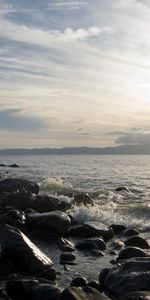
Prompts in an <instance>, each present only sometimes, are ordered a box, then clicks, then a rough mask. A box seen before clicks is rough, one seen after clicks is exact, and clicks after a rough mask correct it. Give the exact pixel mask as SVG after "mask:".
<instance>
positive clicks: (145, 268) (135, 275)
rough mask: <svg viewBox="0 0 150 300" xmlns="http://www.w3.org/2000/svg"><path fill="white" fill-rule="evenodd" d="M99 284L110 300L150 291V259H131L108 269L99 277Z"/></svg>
mask: <svg viewBox="0 0 150 300" xmlns="http://www.w3.org/2000/svg"><path fill="white" fill-rule="evenodd" d="M101 278H102V282H101ZM100 283H101V285H102V288H103V291H104V292H105V293H106V294H107V295H108V296H109V297H110V298H111V299H118V300H120V299H122V298H123V299H124V298H125V299H126V295H129V294H130V293H132V292H136V291H145V292H147V291H150V257H146V258H145V257H142V258H132V259H129V260H127V261H124V262H122V263H121V264H118V265H116V266H114V267H113V268H111V269H108V270H107V272H105V274H104V275H103V276H100ZM127 299H130V298H128V297H127ZM131 299H132V298H131ZM136 299H138V300H139V299H144V298H136ZM148 299H149V298H148Z"/></svg>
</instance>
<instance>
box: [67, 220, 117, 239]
mask: <svg viewBox="0 0 150 300" xmlns="http://www.w3.org/2000/svg"><path fill="white" fill-rule="evenodd" d="M69 233H70V235H71V236H78V237H85V238H91V237H102V238H103V239H104V240H109V239H110V238H112V237H113V230H112V229H111V228H109V229H108V228H107V227H106V226H104V225H103V224H100V223H98V224H94V223H90V222H87V223H85V224H82V225H77V226H73V227H72V228H71V229H70V231H69Z"/></svg>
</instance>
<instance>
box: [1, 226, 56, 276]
mask: <svg viewBox="0 0 150 300" xmlns="http://www.w3.org/2000/svg"><path fill="white" fill-rule="evenodd" d="M0 244H1V259H2V261H3V260H5V259H6V260H7V261H10V262H11V263H12V265H13V268H14V269H15V270H18V271H21V272H25V273H29V274H33V275H36V274H39V273H41V272H43V271H45V270H48V269H49V275H51V276H50V277H52V278H51V279H53V277H54V270H53V269H51V267H52V265H53V264H52V261H51V259H50V258H48V257H47V256H46V255H45V254H44V253H43V252H42V251H41V250H40V249H39V248H38V247H37V246H36V245H35V244H33V243H32V242H31V241H30V240H29V239H28V237H27V236H26V235H25V234H23V233H22V232H21V231H20V230H18V229H17V228H15V227H12V226H9V225H3V226H1V227H0Z"/></svg>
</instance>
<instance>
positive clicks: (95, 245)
mask: <svg viewBox="0 0 150 300" xmlns="http://www.w3.org/2000/svg"><path fill="white" fill-rule="evenodd" d="M76 248H77V249H79V250H106V244H105V242H104V240H103V239H102V238H98V237H97V238H89V239H84V240H83V241H80V242H78V243H77V244H76Z"/></svg>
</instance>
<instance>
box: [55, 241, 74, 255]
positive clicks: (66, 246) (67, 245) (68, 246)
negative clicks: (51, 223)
mask: <svg viewBox="0 0 150 300" xmlns="http://www.w3.org/2000/svg"><path fill="white" fill-rule="evenodd" d="M57 245H58V247H59V249H60V250H61V251H64V252H73V251H75V248H74V245H73V244H72V243H71V242H70V241H68V240H67V239H65V238H60V239H59V240H58V241H57Z"/></svg>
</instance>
